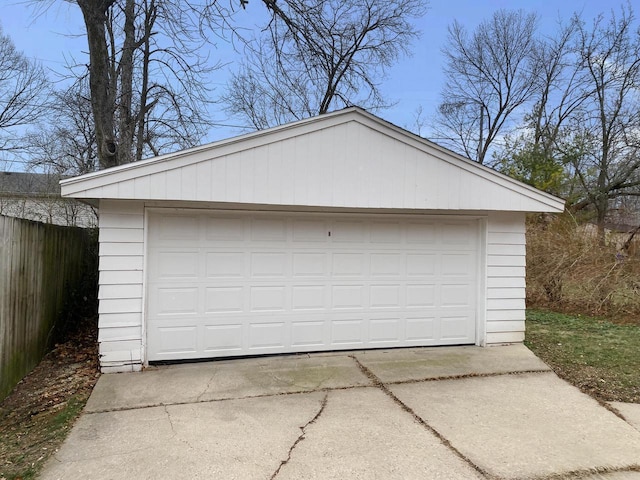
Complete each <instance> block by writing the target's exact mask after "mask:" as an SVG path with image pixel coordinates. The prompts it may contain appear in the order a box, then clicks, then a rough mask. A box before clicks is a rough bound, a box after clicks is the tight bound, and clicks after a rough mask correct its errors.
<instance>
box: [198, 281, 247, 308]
mask: <svg viewBox="0 0 640 480" xmlns="http://www.w3.org/2000/svg"><path fill="white" fill-rule="evenodd" d="M244 290H245V289H244V288H243V287H242V286H229V287H223V286H216V287H206V288H205V295H204V298H205V305H204V308H205V312H204V313H209V314H212V313H213V314H215V313H230V312H243V311H244V305H245V304H246V302H245V299H244V295H245V293H244Z"/></svg>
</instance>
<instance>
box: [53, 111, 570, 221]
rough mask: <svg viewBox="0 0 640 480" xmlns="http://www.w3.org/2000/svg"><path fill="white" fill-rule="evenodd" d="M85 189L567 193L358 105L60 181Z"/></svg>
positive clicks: (399, 195)
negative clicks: (510, 173) (521, 178)
mask: <svg viewBox="0 0 640 480" xmlns="http://www.w3.org/2000/svg"><path fill="white" fill-rule="evenodd" d="M61 185H62V195H63V196H66V197H74V198H82V199H123V200H133V199H139V200H167V201H202V202H223V203H247V204H276V205H290V206H320V207H349V208H394V209H425V210H470V211H473V210H482V211H494V210H495V211H497V210H500V211H503V210H507V211H528V212H559V211H562V210H563V208H564V201H563V200H561V199H559V198H556V197H554V196H552V195H549V194H547V193H545V192H542V191H540V190H537V189H535V188H533V187H530V186H528V185H525V184H523V183H521V182H518V181H516V180H514V179H512V178H509V177H507V176H505V175H503V174H500V173H498V172H496V171H494V170H491V169H489V168H487V167H484V166H482V165H479V164H478V163H476V162H473V161H471V160H469V159H466V158H464V157H462V156H460V155H457V154H455V153H453V152H451V151H449V150H447V149H445V148H443V147H441V146H439V145H437V144H435V143H432V142H430V141H428V140H425V139H423V138H421V137H418V136H416V135H413V134H411V133H409V132H407V131H406V130H403V129H401V128H399V127H397V126H395V125H392V124H390V123H388V122H386V121H384V120H382V119H380V118H378V117H376V116H374V115H372V114H370V113H368V112H366V111H364V110H362V109H360V108H358V107H350V108H347V109H344V110H340V111H337V112H333V113H329V114H325V115H321V116H318V117H313V118H309V119H306V120H301V121H297V122H293V123H289V124H286V125H282V126H279V127H275V128H271V129H267V130H262V131H258V132H254V133H250V134H247V135H242V136H239V137H235V138H231V139H228V140H222V141H219V142H215V143H211V144H208V145H203V146H199V147H195V148H191V149H187V150H182V151H179V152H175V153H171V154H168V155H162V156H159V157H155V158H151V159H147V160H142V161H139V162H135V163H130V164H127V165H122V166H118V167H114V168H110V169H107V170H102V171H100V172H95V173H89V174H86V175H83V176H80V177H75V178H71V179H67V180H63V181H62V182H61Z"/></svg>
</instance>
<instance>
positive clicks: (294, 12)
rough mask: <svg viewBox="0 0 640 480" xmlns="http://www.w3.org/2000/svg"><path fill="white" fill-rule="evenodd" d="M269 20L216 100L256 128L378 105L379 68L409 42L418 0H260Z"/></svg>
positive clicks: (403, 50) (382, 103) (421, 9)
mask: <svg viewBox="0 0 640 480" xmlns="http://www.w3.org/2000/svg"><path fill="white" fill-rule="evenodd" d="M263 3H264V4H265V5H266V6H267V8H268V9H269V10H270V11H271V13H272V14H273V17H272V20H271V22H270V23H269V25H268V28H267V29H266V30H265V31H264V32H263V35H262V36H260V37H258V38H256V39H254V41H253V42H251V43H250V45H249V46H248V48H247V50H246V51H247V60H246V61H245V62H244V63H243V64H242V65H241V67H240V69H239V70H238V71H237V72H236V73H235V74H234V75H233V77H232V79H231V82H230V84H229V87H228V89H227V92H226V94H225V95H224V100H225V102H226V104H227V105H228V111H229V112H230V113H231V114H233V115H236V116H238V117H240V118H241V119H242V121H244V122H245V123H247V124H248V125H251V126H252V127H254V128H257V129H263V128H267V127H270V126H274V125H278V124H282V123H285V122H288V121H292V120H297V119H301V118H305V117H310V116H313V115H317V114H322V113H325V112H327V111H329V110H330V109H337V108H340V107H344V106H347V105H354V104H358V105H360V106H362V107H365V108H370V109H377V108H380V107H383V106H385V104H386V102H385V99H384V98H383V97H382V94H381V92H380V90H379V88H378V84H379V82H380V81H381V80H382V79H383V78H384V75H385V71H386V68H388V67H389V66H391V65H392V64H393V63H394V62H395V61H396V60H397V59H398V58H399V57H400V56H401V55H404V54H407V53H408V47H409V46H410V44H411V42H412V41H413V40H414V39H415V38H417V36H418V32H417V31H416V29H415V27H414V25H413V23H412V21H413V20H414V19H415V18H417V17H419V16H421V15H423V14H424V13H425V1H424V0H354V1H350V2H344V1H341V0H305V1H299V0H279V1H278V2H276V1H274V0H263Z"/></svg>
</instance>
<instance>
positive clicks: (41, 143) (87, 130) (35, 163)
mask: <svg viewBox="0 0 640 480" xmlns="http://www.w3.org/2000/svg"><path fill="white" fill-rule="evenodd" d="M89 97H90V95H89V85H88V81H87V80H86V79H82V80H80V81H78V82H76V83H75V84H74V85H72V86H71V87H70V88H68V89H67V90H62V91H56V92H54V93H53V94H52V102H51V106H50V108H49V111H48V113H47V115H48V121H47V122H46V123H47V125H46V126H43V128H40V129H37V130H36V131H33V132H30V133H29V134H28V138H27V142H26V143H27V149H26V151H27V152H28V156H29V164H30V166H31V167H33V168H35V169H36V170H38V171H45V172H48V173H52V174H56V175H58V176H73V175H82V174H84V173H89V172H93V171H95V170H97V169H98V154H97V152H96V135H95V128H94V122H93V113H92V110H91V99H90V98H89Z"/></svg>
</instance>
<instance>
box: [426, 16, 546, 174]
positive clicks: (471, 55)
mask: <svg viewBox="0 0 640 480" xmlns="http://www.w3.org/2000/svg"><path fill="white" fill-rule="evenodd" d="M536 23H537V17H536V15H535V14H525V13H524V12H523V11H522V10H517V11H509V10H498V11H497V12H495V13H494V14H493V16H492V17H491V19H489V20H486V21H483V22H482V23H480V25H479V26H478V28H477V29H476V30H475V31H474V32H473V33H472V34H471V35H469V33H468V32H467V30H466V29H465V28H464V27H463V26H462V25H461V24H460V23H458V22H457V21H456V22H454V23H453V24H452V25H451V26H450V27H449V36H448V43H447V45H446V46H445V47H444V50H443V53H444V55H445V58H446V67H445V86H444V88H443V90H442V94H441V96H442V102H441V103H440V105H439V107H438V115H437V117H436V130H437V135H438V137H441V138H443V139H445V142H444V143H448V144H449V145H450V146H451V147H452V148H454V149H455V150H458V151H461V152H462V153H464V154H465V155H466V156H468V157H469V158H472V159H475V160H477V161H478V162H479V163H484V162H485V160H486V157H487V152H488V151H489V149H490V148H491V146H492V145H493V143H494V142H495V140H496V138H497V137H498V135H499V134H501V133H502V134H503V133H505V129H506V128H507V127H508V126H509V122H511V121H512V120H514V115H515V114H516V110H517V109H518V108H519V107H521V106H522V105H523V104H525V103H526V102H527V101H529V100H530V99H531V97H532V95H533V94H534V92H535V91H536V88H537V86H538V77H539V74H540V68H541V65H540V64H539V62H538V61H537V58H536V56H535V52H536V39H535V32H536ZM447 139H449V140H448V141H447Z"/></svg>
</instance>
